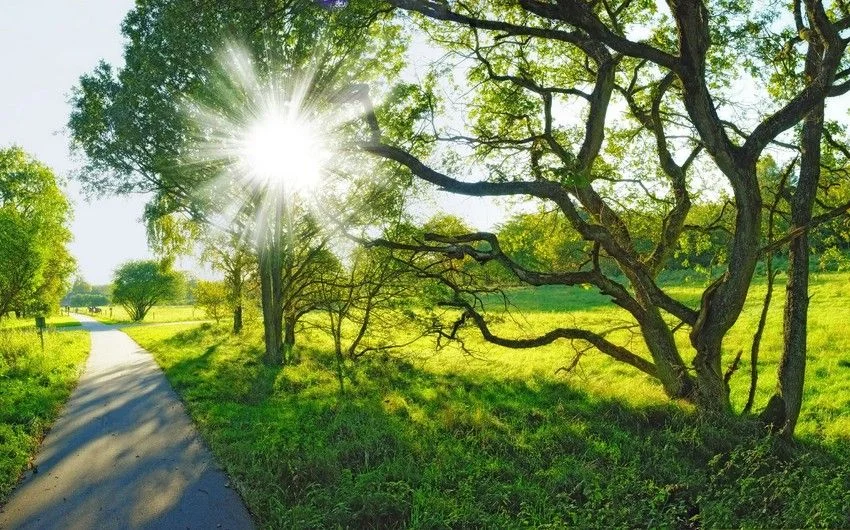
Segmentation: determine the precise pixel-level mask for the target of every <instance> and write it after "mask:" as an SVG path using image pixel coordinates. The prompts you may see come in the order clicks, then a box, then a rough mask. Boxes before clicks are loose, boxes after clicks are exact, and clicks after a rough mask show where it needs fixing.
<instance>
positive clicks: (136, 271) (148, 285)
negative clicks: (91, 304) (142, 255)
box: [112, 261, 181, 322]
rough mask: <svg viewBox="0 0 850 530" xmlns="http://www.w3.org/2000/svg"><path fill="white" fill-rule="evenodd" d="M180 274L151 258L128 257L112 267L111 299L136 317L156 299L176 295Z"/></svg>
mask: <svg viewBox="0 0 850 530" xmlns="http://www.w3.org/2000/svg"><path fill="white" fill-rule="evenodd" d="M180 284H181V278H180V275H179V274H178V273H176V272H174V271H171V270H168V269H165V268H163V267H162V266H161V265H160V264H159V263H157V262H155V261H129V262H127V263H125V264H124V265H122V266H121V267H119V268H118V269H117V270H116V271H115V279H114V284H113V291H112V300H113V301H114V302H116V303H118V304H121V305H122V306H124V309H126V310H127V313H128V314H129V315H130V318H131V319H132V320H133V321H134V322H137V321H140V320H142V319H144V318H145V315H146V314H147V312H148V311H149V310H150V308H151V307H153V306H154V305H155V304H156V303H157V302H162V301H168V300H170V299H173V298H175V297H176V296H177V294H178V292H179V287H180Z"/></svg>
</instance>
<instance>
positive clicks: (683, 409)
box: [127, 274, 850, 528]
mask: <svg viewBox="0 0 850 530" xmlns="http://www.w3.org/2000/svg"><path fill="white" fill-rule="evenodd" d="M813 280H814V281H813V286H812V294H813V298H812V304H811V311H812V318H811V323H810V345H811V346H810V361H809V368H808V383H807V388H806V393H807V401H806V403H805V409H804V411H803V416H802V418H801V422H800V426H799V433H800V443H799V447H797V448H796V449H794V450H793V451H790V452H789V451H787V450H786V448H779V447H774V446H773V442H772V441H771V439H770V438H766V437H764V436H763V433H762V432H761V431H760V428H759V427H758V426H757V425H755V424H754V423H753V422H751V421H748V420H741V421H733V422H728V423H725V424H721V425H718V424H717V422H716V421H714V420H712V421H709V420H707V419H705V418H701V417H699V415H697V414H695V413H694V412H693V411H692V410H691V409H690V407H688V406H682V405H679V404H675V403H670V402H669V401H668V400H667V399H666V398H665V397H664V396H663V394H662V392H661V391H660V389H659V387H658V386H657V385H656V384H655V383H653V382H652V381H651V380H649V379H648V378H647V377H645V376H643V375H641V374H639V373H638V372H636V371H635V370H633V369H631V368H630V367H628V366H623V365H618V364H615V363H613V362H611V361H609V360H608V359H607V358H606V357H604V356H603V355H601V354H599V353H595V352H588V353H586V354H585V355H584V356H583V357H582V360H581V363H580V364H579V367H578V368H577V369H576V370H574V371H573V372H572V373H570V374H565V373H564V372H563V371H561V372H559V371H558V368H560V367H563V366H565V365H566V364H568V363H569V362H570V361H571V359H572V356H573V355H574V354H575V353H574V352H575V350H573V348H572V346H571V345H570V344H569V343H559V344H555V345H551V346H548V347H545V348H540V349H536V350H525V351H517V350H507V349H502V348H496V347H492V346H490V345H487V344H484V343H483V342H482V341H481V340H480V339H476V335H475V333H474V332H473V331H472V330H470V332H469V333H468V334H467V346H468V347H469V349H470V350H472V353H473V355H469V354H468V353H465V352H462V351H461V350H460V349H458V348H456V347H448V348H444V349H442V350H439V351H437V350H435V349H434V345H433V342H432V341H431V342H429V341H420V342H418V343H416V344H415V345H413V346H412V347H411V348H410V349H408V350H407V351H404V352H401V353H397V354H394V356H393V357H392V358H380V359H379V358H375V359H365V360H361V361H360V362H358V363H357V364H356V365H351V364H350V365H349V366H348V380H347V391H346V393H345V394H344V395H340V394H339V391H338V384H337V382H336V380H335V373H334V366H333V359H332V356H331V355H330V354H329V353H328V352H330V344H331V343H330V340H329V338H328V337H326V336H324V335H322V334H320V333H319V332H317V331H311V332H308V333H306V334H303V335H302V336H301V337H300V338H299V340H300V342H301V346H300V347H299V351H300V353H301V357H302V362H301V363H300V364H298V365H296V366H288V367H285V368H282V369H274V368H268V367H264V366H263V364H262V363H261V362H260V361H259V357H260V354H261V344H262V341H261V335H260V333H261V332H260V330H259V329H258V327H257V326H249V328H248V329H247V330H246V332H245V335H244V336H243V337H241V338H237V337H233V336H232V335H230V334H229V333H228V331H227V328H226V325H225V323H222V325H221V326H214V325H212V324H204V325H201V326H198V325H188V324H187V325H184V326H169V327H138V328H131V329H128V330H127V331H128V333H130V334H131V336H133V338H135V339H136V340H137V341H139V342H140V343H141V344H142V345H143V346H144V347H146V348H147V349H148V350H150V351H151V352H153V353H154V355H155V357H156V358H157V361H158V362H159V363H160V365H161V366H162V367H163V368H164V370H165V372H166V375H167V376H168V378H169V380H170V381H171V383H172V385H173V386H174V387H175V388H176V389H177V391H178V392H179V393H180V394H181V396H182V397H183V399H184V400H185V402H186V403H187V405H188V408H189V410H190V413H191V414H192V416H193V418H194V419H195V421H196V422H197V424H198V425H199V427H200V429H201V431H202V433H203V435H204V436H205V438H206V439H207V440H208V442H209V443H210V446H211V447H212V449H213V452H214V453H215V454H216V456H217V458H218V459H219V461H220V462H221V463H222V464H223V465H224V467H225V468H226V470H227V472H228V473H229V474H230V476H231V477H232V478H233V481H234V484H235V486H236V487H237V489H238V490H239V491H240V493H241V494H242V495H243V497H244V498H245V499H246V502H247V503H248V505H249V507H250V509H251V511H252V512H253V513H254V514H255V515H256V516H257V518H258V520H259V522H260V523H261V525H263V526H266V527H297V528H315V527H373V528H377V527H414V528H438V527H447V526H449V527H458V526H460V527H496V528H507V527H563V526H567V527H572V526H578V527H598V528H608V527H623V526H634V525H635V524H640V525H641V526H643V525H645V526H649V527H687V526H694V525H702V526H707V527H741V526H745V527H765V526H768V527H803V526H827V527H846V526H848V525H850V434H848V433H850V377H848V375H850V353H848V349H847V345H848V344H847V343H848V341H850V332H848V331H845V330H843V328H842V318H843V317H842V314H844V312H845V311H844V309H843V307H845V304H846V302H845V303H844V304H842V301H846V300H847V299H848V295H850V275H846V274H833V275H822V276H816V277H815V278H813ZM674 291H675V296H677V297H679V298H681V299H688V300H694V299H698V297H699V294H700V288H699V287H697V286H693V287H688V286H682V287H678V288H676V289H675V290H674ZM510 295H511V298H512V302H513V303H514V304H515V307H514V309H513V310H512V312H511V313H510V314H502V315H501V317H502V321H501V323H499V324H498V325H497V329H499V331H500V332H502V333H504V334H515V335H520V334H523V333H525V334H530V333H535V332H540V331H543V330H545V329H546V328H547V327H550V326H554V325H571V324H572V323H577V324H580V325H582V326H590V327H592V328H594V329H598V330H603V329H606V328H609V327H613V326H618V325H621V324H622V323H623V322H625V321H627V320H628V319H627V318H626V316H625V315H624V314H623V313H622V312H620V311H618V310H616V309H612V308H611V307H610V305H606V304H604V303H601V302H604V300H599V297H597V296H596V295H594V294H593V293H592V292H590V291H585V290H580V289H554V288H550V289H539V290H533V291H532V290H517V291H515V292H511V293H510ZM763 295H764V285H763V283H759V282H757V283H756V284H755V285H754V287H753V289H752V296H751V297H750V300H749V301H748V304H747V308H746V311H745V314H744V315H743V317H742V319H741V322H740V323H739V325H738V326H736V327H735V328H734V329H733V331H732V333H730V336H729V338H728V340H727V346H726V347H727V349H728V351H729V355H728V360H729V362H731V360H732V357H733V355H734V352H736V351H737V350H739V349H744V350H745V351H746V352H748V351H749V344H750V341H751V338H752V331H753V326H754V323H755V321H756V319H757V317H758V312H759V310H760V304H761V299H762V297H763ZM776 295H777V296H776V298H777V299H776V300H775V305H774V307H773V309H772V311H771V313H770V320H769V322H768V330H767V332H766V334H765V339H764V343H763V347H762V350H763V354H762V359H763V362H762V363H761V389H760V392H759V395H758V401H757V407H758V406H761V405H763V404H764V402H765V400H766V398H767V396H768V395H769V393H770V391H771V390H772V388H773V385H774V383H775V374H774V372H775V369H776V363H777V359H778V353H779V351H778V348H779V346H780V344H781V303H782V299H783V296H784V286H783V285H778V286H777V289H776ZM836 330H839V331H836ZM612 336H613V337H615V338H616V339H617V340H619V341H621V342H624V343H629V344H630V346H631V347H632V348H633V349H634V350H636V351H643V350H642V348H641V341H640V340H639V338H637V337H632V336H630V335H629V334H628V332H627V331H622V332H617V333H616V334H615V335H612ZM680 340H682V343H683V344H686V337H685V336H684V334H682V336H681V337H680ZM748 371H749V368H748V366H747V364H746V362H744V363H742V366H741V368H740V369H739V371H738V373H737V374H736V375H735V376H734V378H733V380H732V392H733V395H734V403H735V406H736V407H740V406H741V403H742V402H743V400H744V398H745V394H746V387H747V384H748V380H747V375H746V374H747V373H748Z"/></svg>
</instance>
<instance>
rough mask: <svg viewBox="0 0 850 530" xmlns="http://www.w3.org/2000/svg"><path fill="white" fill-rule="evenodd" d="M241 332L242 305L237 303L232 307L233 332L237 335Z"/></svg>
mask: <svg viewBox="0 0 850 530" xmlns="http://www.w3.org/2000/svg"><path fill="white" fill-rule="evenodd" d="M241 332H242V305H241V304H239V305H237V306H236V307H234V308H233V334H234V335H238V334H239V333H241Z"/></svg>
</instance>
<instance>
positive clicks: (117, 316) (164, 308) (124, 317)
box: [80, 305, 207, 324]
mask: <svg viewBox="0 0 850 530" xmlns="http://www.w3.org/2000/svg"><path fill="white" fill-rule="evenodd" d="M101 310H102V312H101V313H94V314H92V313H89V312H88V311H87V310H86V309H85V308H80V313H81V314H84V315H88V316H90V317H92V318H95V319H97V320H99V321H100V322H103V323H104V324H136V323H134V322H133V321H132V320H131V319H130V316H129V315H128V314H127V310H125V309H124V308H123V307H121V306H120V305H113V306H105V307H102V308H101ZM206 319H207V317H206V316H205V315H204V310H203V309H198V308H196V307H195V306H191V305H160V306H154V307H153V308H151V310H150V311H148V314H147V315H145V318H144V320H142V322H140V323H139V324H145V323H147V324H154V323H162V322H192V321H199V320H206Z"/></svg>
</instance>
